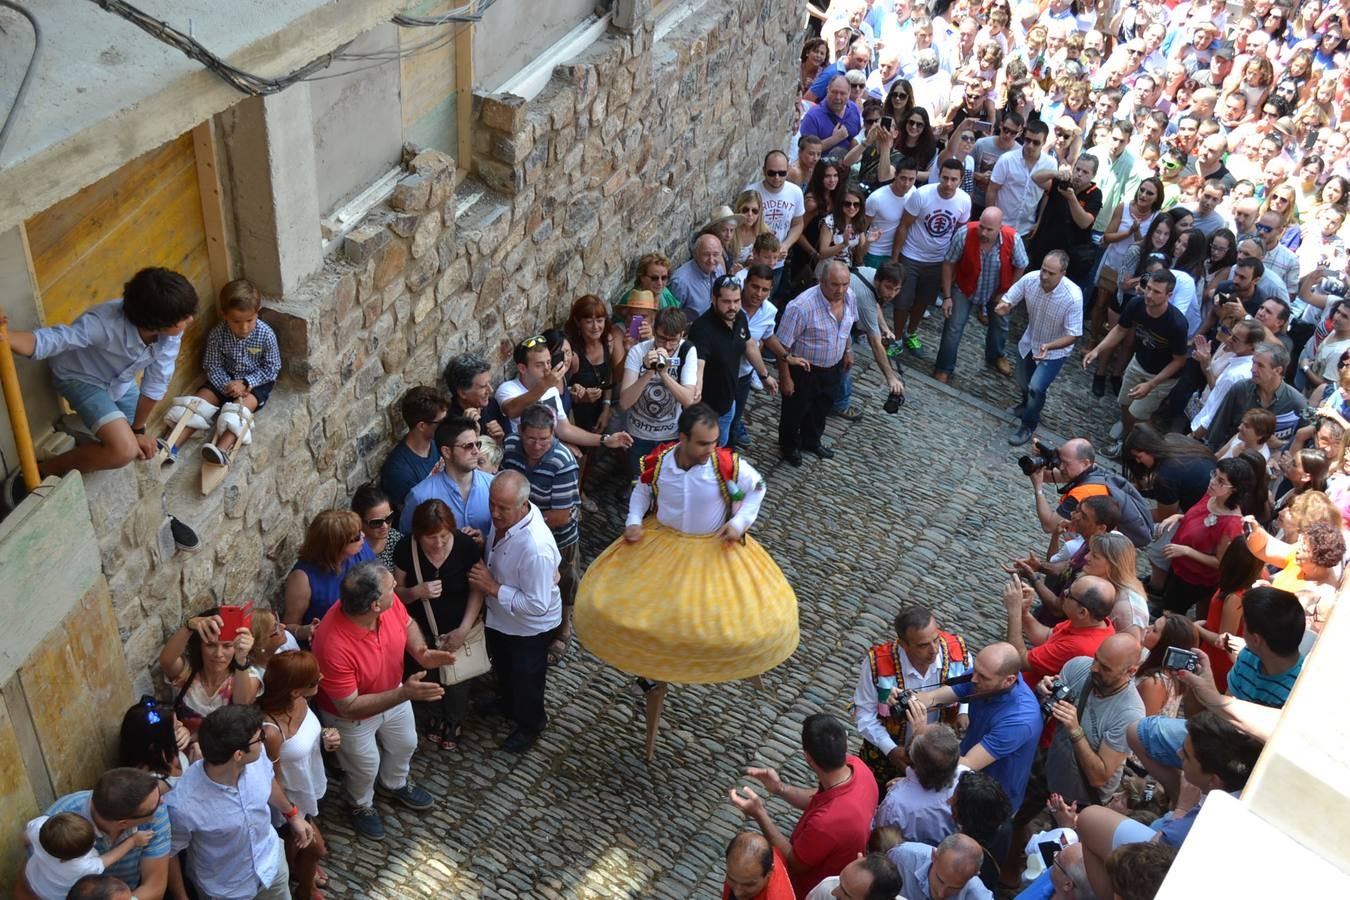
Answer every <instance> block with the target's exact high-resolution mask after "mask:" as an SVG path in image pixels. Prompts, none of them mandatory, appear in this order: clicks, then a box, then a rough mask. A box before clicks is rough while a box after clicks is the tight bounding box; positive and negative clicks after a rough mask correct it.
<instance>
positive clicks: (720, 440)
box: [717, 400, 736, 447]
mask: <svg viewBox="0 0 1350 900" xmlns="http://www.w3.org/2000/svg"><path fill="white" fill-rule="evenodd" d="M734 418H736V401H735V400H732V401H731V409H729V410H727V411H726V412H725V413H723V414H722V415H720V416H718V417H717V444H718V446H719V447H729V446H731V444H730V443H729V440H730V438H731V420H732V419H734Z"/></svg>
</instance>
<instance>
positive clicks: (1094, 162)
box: [1027, 126, 1102, 296]
mask: <svg viewBox="0 0 1350 900" xmlns="http://www.w3.org/2000/svg"><path fill="white" fill-rule="evenodd" d="M1055 130H1056V131H1057V132H1058V131H1059V128H1058V126H1056V128H1055ZM1100 165H1101V161H1100V160H1099V159H1097V157H1095V156H1093V155H1092V154H1091V153H1084V154H1082V155H1081V156H1079V157H1078V159H1077V160H1076V161H1075V162H1074V163H1073V168H1072V169H1070V168H1069V163H1068V160H1065V161H1063V162H1062V163H1061V164H1060V171H1059V174H1058V176H1056V178H1055V180H1054V182H1052V184H1051V187H1050V192H1049V193H1048V194H1046V200H1045V205H1044V206H1042V207H1041V216H1040V218H1039V219H1037V221H1036V227H1035V228H1034V229H1032V233H1031V240H1030V242H1029V244H1028V246H1027V253H1028V254H1029V255H1030V256H1031V263H1032V265H1034V266H1039V265H1040V264H1041V261H1042V260H1044V259H1045V258H1046V256H1048V255H1049V254H1050V253H1051V251H1053V250H1063V251H1065V252H1066V253H1068V254H1069V272H1068V277H1069V280H1070V281H1072V282H1073V283H1074V284H1076V285H1078V289H1079V290H1080V291H1082V292H1083V293H1084V296H1090V295H1091V294H1090V290H1089V288H1090V287H1091V277H1092V264H1093V262H1094V261H1095V260H1096V258H1097V245H1096V244H1094V243H1093V242H1092V225H1093V223H1094V222H1096V221H1097V216H1099V215H1101V211H1102V192H1101V188H1099V187H1097V183H1096V182H1095V181H1094V180H1093V179H1094V178H1096V177H1097V168H1098V166H1100Z"/></svg>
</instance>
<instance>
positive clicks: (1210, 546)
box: [1172, 493, 1242, 587]
mask: <svg viewBox="0 0 1350 900" xmlns="http://www.w3.org/2000/svg"><path fill="white" fill-rule="evenodd" d="M1209 514H1210V513H1209V494H1208V493H1206V494H1205V496H1203V497H1201V498H1200V499H1199V500H1197V501H1196V502H1195V505H1194V506H1192V507H1191V508H1190V509H1188V510H1186V514H1185V515H1183V516H1182V517H1181V524H1180V525H1178V526H1177V533H1176V534H1175V535H1173V536H1172V543H1174V544H1185V545H1186V546H1187V547H1194V548H1195V549H1196V550H1199V551H1200V552H1201V553H1204V554H1207V555H1209V556H1213V555H1214V551H1215V550H1217V549H1218V547H1219V542H1220V541H1221V540H1223V539H1224V538H1227V539H1229V540H1232V539H1233V538H1235V537H1237V536H1238V535H1239V534H1241V533H1242V514H1241V513H1234V514H1232V515H1230V516H1219V517H1217V520H1216V521H1215V522H1214V524H1213V525H1206V524H1205V517H1206V516H1208V515H1209ZM1172 571H1173V572H1175V573H1176V576H1177V577H1178V578H1180V579H1181V580H1182V581H1184V582H1186V583H1187V584H1198V585H1208V586H1209V587H1218V586H1219V570H1218V569H1216V568H1213V567H1211V566H1207V565H1205V564H1204V563H1198V562H1196V561H1195V560H1193V559H1191V558H1190V557H1188V556H1176V557H1173V558H1172Z"/></svg>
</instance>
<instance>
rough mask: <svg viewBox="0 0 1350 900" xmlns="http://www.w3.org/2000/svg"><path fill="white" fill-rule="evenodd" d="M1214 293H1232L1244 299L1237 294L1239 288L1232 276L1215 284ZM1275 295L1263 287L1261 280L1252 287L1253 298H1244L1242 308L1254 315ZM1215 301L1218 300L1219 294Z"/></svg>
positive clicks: (1235, 297) (1235, 296)
mask: <svg viewBox="0 0 1350 900" xmlns="http://www.w3.org/2000/svg"><path fill="white" fill-rule="evenodd" d="M1214 293H1215V294H1216V295H1218V294H1232V295H1233V298H1234V299H1235V300H1242V298H1240V297H1238V296H1237V288H1236V287H1235V286H1234V284H1233V279H1231V278H1228V279H1225V280H1223V281H1220V282H1219V283H1218V284H1216V285H1214ZM1273 296H1275V295H1274V294H1272V293H1271V292H1270V291H1268V290H1266V289H1265V288H1263V287H1261V282H1259V281H1258V282H1257V283H1256V286H1255V287H1253V288H1252V297H1251V299H1250V300H1242V308H1243V309H1245V310H1246V311H1247V315H1249V316H1254V315H1256V311H1257V310H1258V309H1260V308H1261V304H1262V303H1265V302H1266V301H1267V300H1269V299H1270V298H1271V297H1273ZM1214 302H1216V303H1217V302H1218V299H1217V296H1216V298H1215V301H1214Z"/></svg>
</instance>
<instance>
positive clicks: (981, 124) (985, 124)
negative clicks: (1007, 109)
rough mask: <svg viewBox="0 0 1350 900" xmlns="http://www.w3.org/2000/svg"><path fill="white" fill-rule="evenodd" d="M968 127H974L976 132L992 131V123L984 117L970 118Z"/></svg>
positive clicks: (986, 133)
mask: <svg viewBox="0 0 1350 900" xmlns="http://www.w3.org/2000/svg"><path fill="white" fill-rule="evenodd" d="M970 127H971V128H972V129H974V130H975V132H976V133H977V134H982V135H990V134H993V133H994V123H993V122H990V121H988V120H986V119H972V120H971V122H970Z"/></svg>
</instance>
